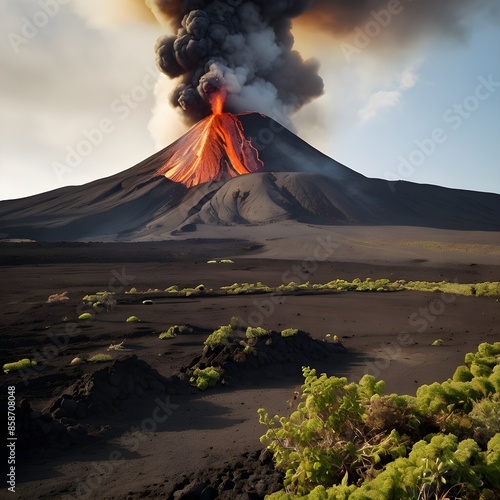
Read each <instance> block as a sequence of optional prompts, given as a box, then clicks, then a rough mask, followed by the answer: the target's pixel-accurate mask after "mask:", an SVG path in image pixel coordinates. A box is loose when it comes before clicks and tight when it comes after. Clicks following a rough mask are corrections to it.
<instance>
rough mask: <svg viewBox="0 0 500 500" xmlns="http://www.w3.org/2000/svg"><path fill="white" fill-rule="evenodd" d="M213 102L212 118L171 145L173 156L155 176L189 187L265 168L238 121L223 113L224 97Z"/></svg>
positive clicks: (199, 124) (196, 126)
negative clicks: (215, 103)
mask: <svg viewBox="0 0 500 500" xmlns="http://www.w3.org/2000/svg"><path fill="white" fill-rule="evenodd" d="M214 97H216V96H214ZM214 101H217V105H216V106H214V105H213V106H214V114H213V115H210V116H209V117H207V118H205V119H204V120H202V121H201V122H199V123H197V124H196V125H195V126H194V127H193V128H192V129H191V130H190V131H189V132H188V133H187V134H185V135H184V136H182V137H181V138H180V139H179V140H178V141H176V142H175V143H174V144H172V146H171V147H170V149H172V154H171V155H170V157H169V158H168V160H167V161H166V162H165V163H164V164H163V165H162V166H161V167H160V168H159V169H158V170H157V172H156V173H157V175H164V176H165V177H167V178H168V179H170V180H172V181H174V182H181V183H182V184H184V185H185V186H187V187H192V186H197V185H198V184H202V183H204V182H209V181H221V180H225V179H229V178H231V177H236V176H237V175H243V174H250V173H252V172H256V171H258V170H259V169H261V168H262V167H263V166H264V163H263V162H262V161H261V160H260V159H259V154H258V152H257V150H256V149H255V148H254V147H253V146H252V144H251V142H250V141H249V140H248V139H247V138H246V137H245V135H244V133H243V126H242V124H241V122H240V120H239V119H238V117H237V116H236V115H233V114H231V113H223V112H222V107H223V106H224V99H223V97H222V99H221V100H220V102H219V100H218V98H217V99H214ZM220 103H221V104H220Z"/></svg>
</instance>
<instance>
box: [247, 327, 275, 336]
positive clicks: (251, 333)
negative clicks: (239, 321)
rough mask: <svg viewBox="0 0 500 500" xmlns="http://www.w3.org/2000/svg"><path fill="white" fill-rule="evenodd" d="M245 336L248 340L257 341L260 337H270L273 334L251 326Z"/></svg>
mask: <svg viewBox="0 0 500 500" xmlns="http://www.w3.org/2000/svg"><path fill="white" fill-rule="evenodd" d="M245 335H246V337H247V339H255V338H258V337H268V336H269V335H271V332H270V331H269V330H265V329H264V328H262V327H260V326H255V327H253V326H249V327H248V328H247V331H246V333H245Z"/></svg>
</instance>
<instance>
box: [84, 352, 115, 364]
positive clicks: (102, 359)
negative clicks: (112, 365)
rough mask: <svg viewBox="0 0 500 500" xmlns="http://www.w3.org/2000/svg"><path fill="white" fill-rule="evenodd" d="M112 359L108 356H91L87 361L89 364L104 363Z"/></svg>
mask: <svg viewBox="0 0 500 500" xmlns="http://www.w3.org/2000/svg"><path fill="white" fill-rule="evenodd" d="M112 359H113V357H112V356H110V355H109V354H95V355H94V356H91V357H90V358H89V359H88V360H87V361H89V362H91V363H104V362H106V361H111V360H112Z"/></svg>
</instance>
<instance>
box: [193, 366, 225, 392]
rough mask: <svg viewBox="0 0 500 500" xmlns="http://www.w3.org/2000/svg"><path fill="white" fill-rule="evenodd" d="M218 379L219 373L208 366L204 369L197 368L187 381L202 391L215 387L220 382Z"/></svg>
mask: <svg viewBox="0 0 500 500" xmlns="http://www.w3.org/2000/svg"><path fill="white" fill-rule="evenodd" d="M220 377H221V374H220V371H219V370H217V368H214V367H213V366H209V367H207V368H204V369H200V368H197V369H196V370H195V371H194V373H193V376H192V377H191V378H190V380H189V381H190V382H191V384H192V385H194V386H195V387H198V389H200V391H204V390H205V389H206V388H207V387H213V386H215V385H216V384H217V382H218V381H219V380H220Z"/></svg>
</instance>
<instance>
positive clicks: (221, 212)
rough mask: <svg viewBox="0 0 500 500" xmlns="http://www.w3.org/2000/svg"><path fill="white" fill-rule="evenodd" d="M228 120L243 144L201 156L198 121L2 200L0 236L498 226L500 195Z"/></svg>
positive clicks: (264, 122) (225, 141)
mask: <svg viewBox="0 0 500 500" xmlns="http://www.w3.org/2000/svg"><path fill="white" fill-rule="evenodd" d="M220 116H222V117H223V120H225V115H219V117H220ZM228 117H234V118H235V119H236V120H237V122H238V123H236V125H235V126H236V127H237V129H238V130H239V131H240V132H241V138H240V139H237V140H234V136H231V137H228V136H227V135H226V134H225V132H223V133H218V134H215V135H214V134H210V137H209V138H208V142H207V144H205V146H206V147H205V148H204V149H203V154H202V153H200V149H199V148H198V146H197V143H196V140H195V139H196V138H199V137H200V134H199V133H198V132H196V131H197V127H198V126H199V125H200V124H201V123H202V122H200V124H198V125H195V127H193V129H191V130H190V131H189V132H188V133H187V134H186V135H184V136H183V137H181V138H180V139H179V140H177V141H176V142H174V143H173V144H171V145H170V146H168V147H167V148H165V149H163V150H162V151H160V152H158V153H156V154H155V155H153V156H151V157H150V158H148V159H146V160H144V161H143V162H141V163H139V164H138V165H136V166H134V167H132V168H130V169H128V170H125V171H123V172H121V173H119V174H116V175H113V176H111V177H107V178H104V179H100V180H98V181H94V182H91V183H88V184H85V185H83V186H73V187H65V188H62V189H57V190H54V191H50V192H47V193H43V194H40V195H36V196H31V197H28V198H23V199H19V200H9V201H3V202H0V237H3V238H32V239H40V240H48V241H53V240H76V239H92V238H95V239H100V238H104V237H108V238H114V239H130V240H134V239H136V238H141V239H147V238H148V237H151V238H155V239H157V238H162V237H165V236H168V235H169V234H170V233H171V232H172V231H175V230H178V229H180V228H185V227H191V228H192V227H194V226H193V224H212V225H234V224H264V223H270V222H276V221H280V220H296V221H298V222H303V223H311V224H328V225H411V226H423V227H435V228H445V229H463V230H489V231H498V230H500V195H496V194H488V193H477V192H472V191H463V190H455V189H447V188H443V187H438V186H429V185H419V184H414V183H410V182H403V181H398V182H388V181H384V180H380V179H369V178H366V177H364V176H362V175H361V174H358V173H356V172H354V171H353V170H351V169H349V168H347V167H345V166H344V165H341V164H340V163H338V162H336V161H335V160H332V159H331V158H328V157H327V156H325V155H323V154H322V153H320V152H319V151H317V150H316V149H314V148H313V147H311V146H310V145H309V144H307V143H306V142H304V141H302V140H301V139H300V138H298V137H297V136H296V135H294V134H293V133H292V132H290V131H289V130H287V129H285V128H283V127H281V126H280V125H279V124H277V123H276V122H274V121H273V120H271V119H270V118H268V117H266V116H263V115H260V114H256V113H248V114H243V115H237V116H236V117H235V116H234V115H228ZM231 120H233V118H231ZM199 129H203V126H201V125H200V127H199ZM199 129H198V130H199ZM193 134H194V135H193ZM193 148H194V149H193ZM197 148H198V149H197ZM235 155H238V158H237V159H235ZM254 155H255V156H254ZM200 158H201V159H200ZM180 160H182V161H181V162H180ZM179 162H180V163H179ZM180 166H182V167H183V168H180ZM246 172H248V173H246ZM172 173H175V175H172ZM243 174H244V175H243ZM167 175H171V176H172V177H173V178H174V179H177V181H178V182H175V181H174V180H172V179H171V178H167V177H166V176H167Z"/></svg>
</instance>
